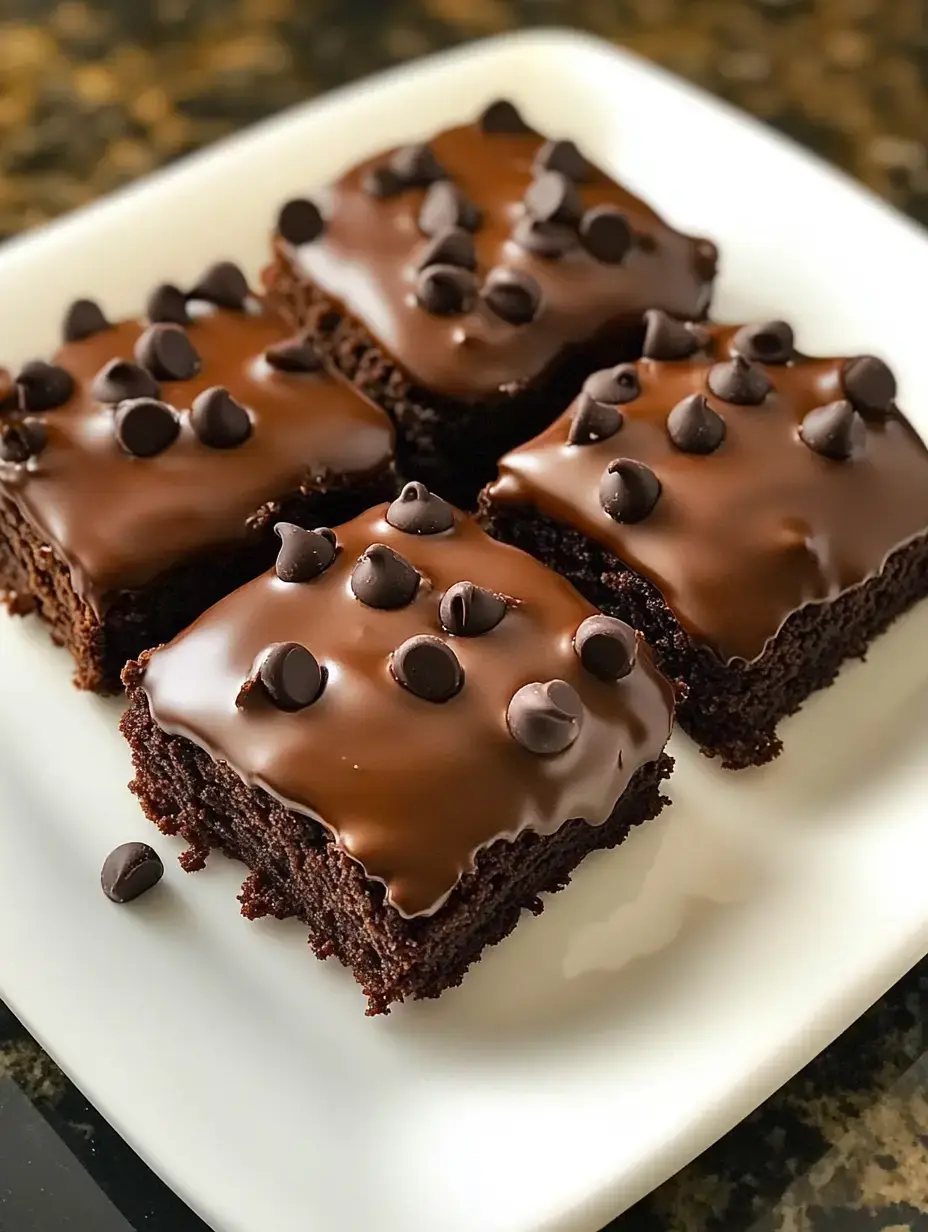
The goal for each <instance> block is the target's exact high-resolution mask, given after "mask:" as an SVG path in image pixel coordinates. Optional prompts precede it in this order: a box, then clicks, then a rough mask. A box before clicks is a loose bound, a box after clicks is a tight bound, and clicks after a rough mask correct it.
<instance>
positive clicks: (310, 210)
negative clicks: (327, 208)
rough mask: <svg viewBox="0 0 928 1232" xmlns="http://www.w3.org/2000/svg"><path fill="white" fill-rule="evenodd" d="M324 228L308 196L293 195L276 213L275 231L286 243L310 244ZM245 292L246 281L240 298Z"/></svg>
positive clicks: (318, 211) (317, 208) (323, 223)
mask: <svg viewBox="0 0 928 1232" xmlns="http://www.w3.org/2000/svg"><path fill="white" fill-rule="evenodd" d="M324 230H325V220H324V219H323V217H322V212H321V211H320V209H319V206H318V205H316V203H315V201H310V199H309V198H308V197H294V198H293V199H292V200H291V201H287V202H285V204H284V205H282V206H281V208H280V213H279V214H278V215H277V231H278V233H279V234H280V235H281V236H282V237H283V239H285V240H286V241H287V243H288V244H311V243H312V241H313V240H316V239H318V238H319V236H320V235H321V234H322V232H323V231H324ZM247 294H248V286H247V283H246V285H245V290H244V292H243V294H242V298H244V296H245V295H247Z"/></svg>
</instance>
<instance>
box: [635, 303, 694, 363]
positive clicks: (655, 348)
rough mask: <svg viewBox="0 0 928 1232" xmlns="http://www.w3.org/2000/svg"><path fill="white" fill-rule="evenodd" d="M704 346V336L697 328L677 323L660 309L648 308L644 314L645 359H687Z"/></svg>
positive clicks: (643, 347)
mask: <svg viewBox="0 0 928 1232" xmlns="http://www.w3.org/2000/svg"><path fill="white" fill-rule="evenodd" d="M703 344H704V335H703V333H702V331H701V330H699V328H698V326H693V325H692V324H691V323H690V322H688V321H677V320H676V319H675V318H674V317H671V316H668V315H667V313H666V312H663V311H662V310H661V309H660V308H649V309H648V311H647V312H646V313H645V314H644V344H643V346H642V352H641V353H642V355H643V356H644V357H645V359H657V360H664V361H670V360H675V359H688V358H689V357H690V356H691V355H695V354H696V352H697V351H698V350H699V349H700V347H701V346H702V345H703Z"/></svg>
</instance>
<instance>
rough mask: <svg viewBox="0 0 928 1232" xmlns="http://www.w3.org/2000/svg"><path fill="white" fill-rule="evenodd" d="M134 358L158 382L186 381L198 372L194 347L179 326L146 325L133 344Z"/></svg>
mask: <svg viewBox="0 0 928 1232" xmlns="http://www.w3.org/2000/svg"><path fill="white" fill-rule="evenodd" d="M135 358H136V359H137V360H138V362H139V363H140V364H141V365H142V367H143V368H147V369H148V371H149V372H150V373H151V374H152V376H156V377H158V379H159V380H162V381H189V380H190V378H191V377H192V376H196V374H197V373H198V372H199V371H200V357H199V355H198V354H197V351H196V347H195V346H194V345H193V343H192V342H191V341H190V338H189V337H188V336H187V331H186V330H185V329H183V328H182V327H181V326H180V325H149V327H148V329H146V330H145V332H144V334H142V336H141V337H140V338H139V340H138V342H136V344H135Z"/></svg>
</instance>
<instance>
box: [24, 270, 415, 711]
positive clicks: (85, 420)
mask: <svg viewBox="0 0 928 1232" xmlns="http://www.w3.org/2000/svg"><path fill="white" fill-rule="evenodd" d="M393 455H394V432H393V428H392V426H391V425H390V423H389V421H388V419H387V417H386V415H385V414H384V413H383V411H381V410H380V409H379V408H377V407H375V406H374V405H373V404H371V403H370V402H369V401H368V400H367V399H365V398H364V397H363V395H361V394H360V393H359V392H358V391H357V390H356V389H355V388H354V387H352V386H351V385H350V384H349V383H348V382H347V381H345V380H344V379H343V378H341V377H340V376H339V375H338V374H336V373H332V372H331V371H329V370H327V369H326V368H325V367H324V365H323V361H322V360H321V358H320V356H319V355H318V353H317V352H315V351H314V350H313V348H312V347H310V346H309V345H308V344H306V343H305V341H303V340H302V339H300V338H294V337H292V336H291V330H290V327H289V326H288V324H287V323H286V322H285V321H284V319H283V318H281V317H280V316H278V315H277V314H276V313H274V312H273V311H271V310H270V309H268V308H267V306H266V305H264V304H262V303H261V301H259V300H258V299H256V298H255V297H254V296H252V295H251V294H250V293H249V292H248V288H247V285H246V283H245V280H244V278H243V276H242V275H241V273H240V272H239V271H238V270H237V269H236V268H235V267H234V266H232V265H229V264H227V263H223V264H221V265H218V266H215V267H213V268H212V269H210V270H209V271H207V273H206V274H205V275H204V277H203V278H202V279H201V280H200V282H199V283H198V285H197V286H196V287H195V288H194V289H193V290H192V291H191V292H190V293H189V294H183V293H182V292H180V291H179V290H178V289H177V288H176V287H171V286H167V285H165V286H162V287H159V288H157V289H156V290H155V291H154V292H153V294H152V295H151V296H150V298H149V303H148V307H147V311H146V318H145V319H143V320H142V321H125V322H122V323H119V324H116V325H112V324H110V323H109V322H108V321H107V320H106V319H105V317H104V316H103V313H102V311H101V310H100V308H99V307H98V306H97V305H96V304H94V303H92V302H90V301H78V302H77V303H76V304H75V305H73V306H72V308H71V309H69V312H68V314H67V318H66V321H65V342H64V345H63V346H62V348H61V349H60V350H59V351H58V353H57V354H56V355H55V357H54V359H53V361H52V363H50V364H47V363H43V362H42V361H33V362H31V363H29V364H26V365H24V366H23V368H22V369H21V370H20V372H19V374H18V375H17V377H16V380H15V382H14V383H11V388H10V390H9V392H8V394H7V397H6V399H5V404H4V406H3V408H2V419H0V587H2V589H3V591H4V593H5V596H6V599H7V602H8V605H9V606H10V608H11V610H13V611H15V612H26V611H31V610H35V611H37V612H38V614H39V615H40V616H41V617H42V618H43V619H44V620H45V621H46V622H47V623H48V625H49V626H50V631H51V633H52V636H53V637H54V639H55V640H56V641H58V642H59V643H61V644H63V645H64V646H65V647H67V649H68V650H69V651H70V652H71V654H72V656H73V657H74V660H75V664H76V676H75V680H76V683H77V684H78V686H79V687H81V688H86V689H93V690H95V691H100V692H107V691H114V690H117V689H118V688H119V687H120V684H119V674H120V672H121V670H122V668H123V666H124V665H125V663H126V662H127V660H128V659H130V658H134V657H135V656H137V655H138V654H139V653H140V652H141V651H142V650H143V649H145V648H147V647H149V646H155V645H158V644H160V643H161V642H163V641H165V640H167V639H169V638H171V637H173V636H174V634H175V633H177V632H179V630H180V629H182V628H183V627H184V626H185V625H186V624H189V622H190V621H191V620H192V619H194V617H196V616H198V615H199V614H200V612H202V611H203V610H204V609H205V608H207V607H209V606H210V604H212V603H213V602H215V600H216V599H218V598H220V597H221V596H222V595H224V594H227V593H228V592H229V591H230V590H234V589H235V588H236V587H237V586H239V585H241V583H243V582H245V581H247V580H248V579H249V578H252V577H254V576H256V574H258V573H260V572H261V571H262V570H263V569H266V568H267V567H268V565H269V564H270V563H271V562H272V561H273V559H274V556H275V554H276V550H277V547H278V546H279V544H278V540H277V539H276V537H275V536H274V534H273V524H274V522H275V521H277V520H278V519H280V518H284V519H287V520H289V521H293V522H297V523H302V524H305V525H318V524H324V523H327V522H338V521H342V520H344V519H345V518H347V517H351V516H353V515H354V514H356V513H358V512H359V511H360V510H361V509H364V508H366V507H367V506H369V505H370V504H371V503H374V502H377V501H381V500H383V499H385V498H388V497H390V496H391V495H393V494H395V492H396V486H397V485H396V478H395V472H394V465H393Z"/></svg>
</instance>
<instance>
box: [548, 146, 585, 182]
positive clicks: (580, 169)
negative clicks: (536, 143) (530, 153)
mask: <svg viewBox="0 0 928 1232" xmlns="http://www.w3.org/2000/svg"><path fill="white" fill-rule="evenodd" d="M535 170H536V171H559V172H560V173H561V175H566V176H567V178H568V179H569V180H575V181H576V182H577V183H578V184H582V183H583V181H584V180H586V179H588V178H589V174H590V164H589V163H588V162H587V160H586V159H585V158H584V157H583V155H582V154H581V153H580V151H579V150H578V149H577V146H576V145H575V144H574V142H573V141H546V142H545V143H544V145H543V146H541V148H540V149H539V150H538V153H537V154H536V155H535Z"/></svg>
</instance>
